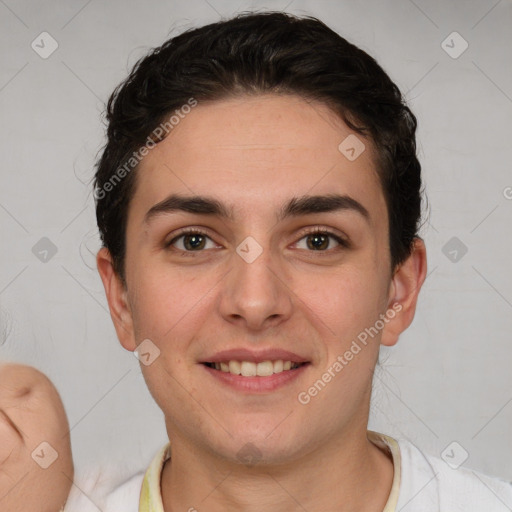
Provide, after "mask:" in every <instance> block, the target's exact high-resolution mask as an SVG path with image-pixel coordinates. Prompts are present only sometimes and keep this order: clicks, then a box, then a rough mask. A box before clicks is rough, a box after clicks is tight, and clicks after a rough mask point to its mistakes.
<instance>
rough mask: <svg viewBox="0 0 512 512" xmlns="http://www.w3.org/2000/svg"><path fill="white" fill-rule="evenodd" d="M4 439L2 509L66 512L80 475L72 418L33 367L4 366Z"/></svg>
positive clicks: (0, 382)
mask: <svg viewBox="0 0 512 512" xmlns="http://www.w3.org/2000/svg"><path fill="white" fill-rule="evenodd" d="M0 439H1V442H0V510H2V512H15V511H16V512H17V511H21V510H30V511H33V512H56V511H59V510H61V509H62V507H63V506H64V504H65V502H66V499H67V496H68V494H69V491H70V488H71V483H72V481H73V475H74V471H73V461H72V455H71V443H70V436H69V425H68V420H67V417H66V413H65V411H64V407H63V404H62V401H61V399H60V396H59V394H58V392H57V390H56V389H55V387H54V385H53V384H52V383H51V381H50V380H49V379H48V378H47V377H46V376H45V375H44V374H43V373H41V372H40V371H38V370H36V369H35V368H32V367H31V366H25V365H21V364H13V363H4V364H2V363H0ZM43 442H46V443H49V445H51V447H52V448H48V447H47V445H43V446H40V445H41V443H43ZM52 450H55V452H56V453H57V455H58V456H57V458H56V459H55V461H54V462H53V463H51V464H50V465H48V467H46V468H43V467H42V466H45V465H47V464H48V463H49V462H50V461H51V460H52V459H53V456H54V455H53V454H54V452H53V451H52ZM32 454H33V456H32ZM34 459H35V460H34ZM36 461H39V463H38V462H36Z"/></svg>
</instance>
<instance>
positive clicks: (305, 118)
mask: <svg viewBox="0 0 512 512" xmlns="http://www.w3.org/2000/svg"><path fill="white" fill-rule="evenodd" d="M347 137H352V139H350V138H349V139H347ZM354 137H355V134H354V133H353V132H352V131H351V130H350V129H349V128H348V126H347V125H346V124H345V123H344V122H343V121H342V120H341V119H340V118H339V116H337V115H336V114H335V113H334V112H333V111H332V110H330V109H329V108H328V107H327V106H326V105H324V104H322V103H319V102H310V101H306V100H305V99H303V98H301V97H298V96H293V95H264V96H254V97H238V98H231V99H227V100H222V101H215V102H207V103H199V104H198V105H197V106H196V107H194V108H193V109H192V110H191V112H190V113H189V114H187V115H185V116H183V118H182V119H181V120H180V122H179V123H178V124H177V125H175V126H174V128H173V129H172V131H171V132H170V134H169V135H168V136H167V137H166V138H165V139H164V140H163V141H162V142H160V143H159V144H157V145H156V147H155V148H154V149H152V150H151V151H150V152H149V154H148V155H147V156H146V157H144V159H143V161H142V162H141V164H140V166H139V168H138V170H137V179H136V191H135V195H134V198H133V199H132V206H131V208H130V214H129V215H130V216H132V217H136V218H138V219H140V218H142V217H143V216H144V215H145V213H146V212H147V211H148V210H149V209H150V208H151V207H152V206H153V205H154V204H156V203H158V202H160V201H162V200H163V199H165V197H167V196H168V195H169V194H170V193H173V192H174V193H181V194H187V195H190V196H192V195H208V196H212V195H213V196H215V197H217V198H219V199H220V200H222V202H223V203H225V204H226V205H227V206H228V207H229V208H230V209H231V210H232V211H234V214H235V215H236V213H237V212H238V213H239V214H240V215H243V214H244V212H245V213H246V214H249V212H252V213H254V208H258V211H259V212H261V214H262V215H264V213H265V212H266V211H269V208H271V205H274V206H275V207H277V206H281V205H282V204H284V203H285V202H287V200H289V199H290V197H293V196H294V197H297V196H304V195H325V194H329V193H338V194H348V195H350V196H351V197H354V198H356V199H357V200H359V201H360V202H362V203H365V205H366V206H367V209H368V210H369V211H370V214H371V217H372V219H373V220H377V221H378V220H379V219H382V216H383V215H384V216H385V214H386V213H387V212H386V211H384V212H383V211H378V210H379V208H380V209H381V210H382V208H384V210H385V202H384V198H383V194H382V190H381V186H380V182H379V179H378V176H377V172H376V166H375V163H374V162H375V158H374V156H375V150H374V148H373V145H372V144H371V143H370V141H368V140H366V139H363V138H362V137H360V136H357V137H358V139H356V140H355V142H356V143H360V146H356V147H355V150H356V151H357V152H358V153H359V152H360V151H361V148H364V149H363V150H362V152H361V154H360V155H359V156H358V157H357V158H355V159H349V158H347V156H346V155H347V154H346V153H344V152H343V151H342V150H340V144H341V148H342V149H346V148H345V145H346V144H345V145H344V141H345V140H349V141H352V142H353V141H354V139H353V138H354ZM351 145H352V146H354V144H353V143H352V144H351ZM348 155H349V156H351V153H348ZM371 210H374V212H373V214H372V212H371Z"/></svg>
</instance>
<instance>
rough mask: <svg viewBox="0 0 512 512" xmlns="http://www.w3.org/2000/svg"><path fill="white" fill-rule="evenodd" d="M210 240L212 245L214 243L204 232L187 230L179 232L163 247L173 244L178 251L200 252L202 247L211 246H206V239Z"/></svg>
mask: <svg viewBox="0 0 512 512" xmlns="http://www.w3.org/2000/svg"><path fill="white" fill-rule="evenodd" d="M208 240H210V242H211V243H212V245H213V247H215V244H214V243H213V241H212V240H211V238H210V237H209V236H207V235H206V233H203V232H202V231H196V230H188V231H183V232H181V233H180V234H179V235H178V236H176V237H174V238H173V239H172V240H171V241H170V242H168V243H167V244H165V247H166V248H168V247H170V246H174V248H176V249H177V250H179V251H183V252H201V251H202V250H203V249H205V248H206V249H207V248H213V247H206V244H207V241H208Z"/></svg>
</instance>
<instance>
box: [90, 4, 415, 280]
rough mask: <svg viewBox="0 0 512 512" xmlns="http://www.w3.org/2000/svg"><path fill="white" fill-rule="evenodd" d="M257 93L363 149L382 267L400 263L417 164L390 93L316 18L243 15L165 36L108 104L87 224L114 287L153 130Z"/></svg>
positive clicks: (389, 85)
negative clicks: (385, 244)
mask: <svg viewBox="0 0 512 512" xmlns="http://www.w3.org/2000/svg"><path fill="white" fill-rule="evenodd" d="M264 93H276V94H294V95H300V96H302V97H303V98H305V99H306V100H308V101H309V100H317V101H321V102H323V103H324V104H326V105H327V106H328V107H329V108H331V109H332V110H333V111H334V112H335V113H336V114H338V115H339V116H340V117H341V119H343V121H344V122H345V123H346V124H347V125H348V126H349V127H350V128H351V129H352V130H354V131H355V132H357V133H359V134H361V135H362V136H363V137H368V138H369V139H370V140H371V141H372V142H373V144H374V146H375V148H376V150H377V155H378V156H377V162H376V165H377V169H378V173H379V178H380V182H381V184H382V189H383V193H384V197H385V200H386V204H387V209H388V214H389V245H390V252H391V264H392V270H393V269H395V268H396V266H397V265H399V264H400V263H402V262H403V261H404V260H405V259H406V258H407V256H409V254H410V252H411V249H412V245H413V242H414V239H415V238H419V237H418V234H417V232H418V229H419V222H420V217H421V200H422V199H421V197H422V193H421V190H420V189H421V166H420V163H419V161H418V159H417V156H416V140H415V133H416V126H417V122H416V118H415V116H414V114H413V113H412V112H411V111H410V110H409V108H408V107H407V105H406V104H405V101H404V100H403V98H402V95H401V93H400V91H399V89H398V87H397V86H396V85H395V84H394V83H393V82H392V80H391V79H390V78H389V77H388V75H387V74H386V73H385V72H384V70H383V69H382V68H381V67H380V66H379V65H378V64H377V62H376V61H375V60H374V59H373V58H372V57H370V56H369V55H368V54H367V53H365V52H364V51H362V50H361V49H359V48H358V47H356V46H354V45H353V44H351V43H349V42H348V41H346V40H345V39H343V38H342V37H340V36H339V35H338V34H337V33H336V32H334V31H333V30H331V29H330V28H329V27H327V26H326V25H325V24H324V23H322V22H321V21H320V20H318V19H317V18H314V17H311V16H305V17H297V16H294V15H291V14H287V13H283V12H264V13H253V12H248V13H242V14H240V15H238V16H236V17H234V18H231V19H228V20H224V21H219V22H217V23H212V24H209V25H205V26H203V27H200V28H195V29H189V30H187V31H185V32H183V33H182V34H180V35H178V36H176V37H173V38H171V39H169V40H168V41H166V42H165V43H164V44H162V45H161V46H160V47H157V48H155V49H153V50H152V51H151V52H150V53H149V54H148V55H147V56H145V57H143V58H141V59H140V60H139V61H137V63H136V64H135V65H134V67H133V69H132V71H131V73H130V75H129V76H128V78H127V79H126V80H125V81H123V82H122V83H121V84H119V85H118V86H117V87H116V89H115V90H114V92H113V93H112V95H111V96H110V98H109V101H108V104H107V109H106V117H107V122H108V127H107V143H106V145H105V147H104V148H103V150H102V154H101V156H100V158H99V161H98V162H97V171H96V174H95V177H94V187H95V198H96V218H97V223H98V227H99V230H100V235H101V240H102V243H103V246H104V247H106V248H107V249H108V250H109V252H110V254H111V256H112V259H113V264H114V269H115V271H116V273H117V274H118V275H119V276H120V277H121V279H122V280H123V282H124V283H125V273H124V259H125V250H126V243H125V236H126V223H127V217H128V207H129V204H130V199H131V198H132V197H133V194H134V192H135V183H136V181H135V179H136V175H137V174H136V169H137V164H138V161H139V160H138V159H137V158H134V157H135V156H137V155H138V158H139V159H140V158H141V153H143V151H142V150H141V148H142V149H143V148H144V146H146V147H149V144H150V143H151V144H155V143H158V142H159V141H160V140H162V139H163V137H157V138H156V140H155V137H154V134H155V129H156V128H157V127H158V126H159V125H161V123H163V122H165V120H166V118H168V117H169V115H171V114H172V113H173V112H176V113H177V114H179V112H180V109H182V108H184V107H183V106H187V105H189V104H191V98H192V99H193V101H196V102H199V103H201V101H215V100H221V99H225V98H229V97H233V96H239V95H253V94H264ZM156 132H158V129H157V130H156ZM152 134H153V135H152ZM127 162H130V165H131V167H127V165H126V164H127ZM131 168H133V170H131V172H130V169H131Z"/></svg>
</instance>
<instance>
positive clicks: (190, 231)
mask: <svg viewBox="0 0 512 512" xmlns="http://www.w3.org/2000/svg"><path fill="white" fill-rule="evenodd" d="M318 234H321V235H327V236H329V237H331V238H333V239H334V240H335V241H336V242H338V244H339V245H340V247H341V248H343V249H348V248H349V247H350V243H349V242H348V241H347V240H345V239H344V238H342V237H340V236H339V235H337V234H335V233H333V232H332V231H329V230H328V229H324V228H321V227H318V226H317V227H315V228H313V229H309V230H306V231H302V232H301V233H300V238H299V240H298V241H300V240H302V239H303V238H305V237H307V236H310V235H318ZM187 235H200V236H204V237H206V238H209V239H210V240H211V237H209V236H208V234H207V233H205V232H204V231H201V230H200V229H196V228H185V229H184V230H183V231H179V232H178V234H177V235H176V236H175V237H173V238H172V240H170V241H169V242H166V243H165V248H166V249H171V246H172V244H173V243H175V242H176V241H177V240H179V239H180V238H182V237H184V236H187ZM340 247H338V248H337V249H340ZM174 250H175V251H177V252H180V253H182V254H185V255H187V256H188V255H193V254H194V253H197V252H204V249H202V250H199V251H184V250H182V249H174ZM333 250H336V248H334V249H326V250H318V251H314V250H309V251H308V252H319V253H329V252H332V251H333Z"/></svg>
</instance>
